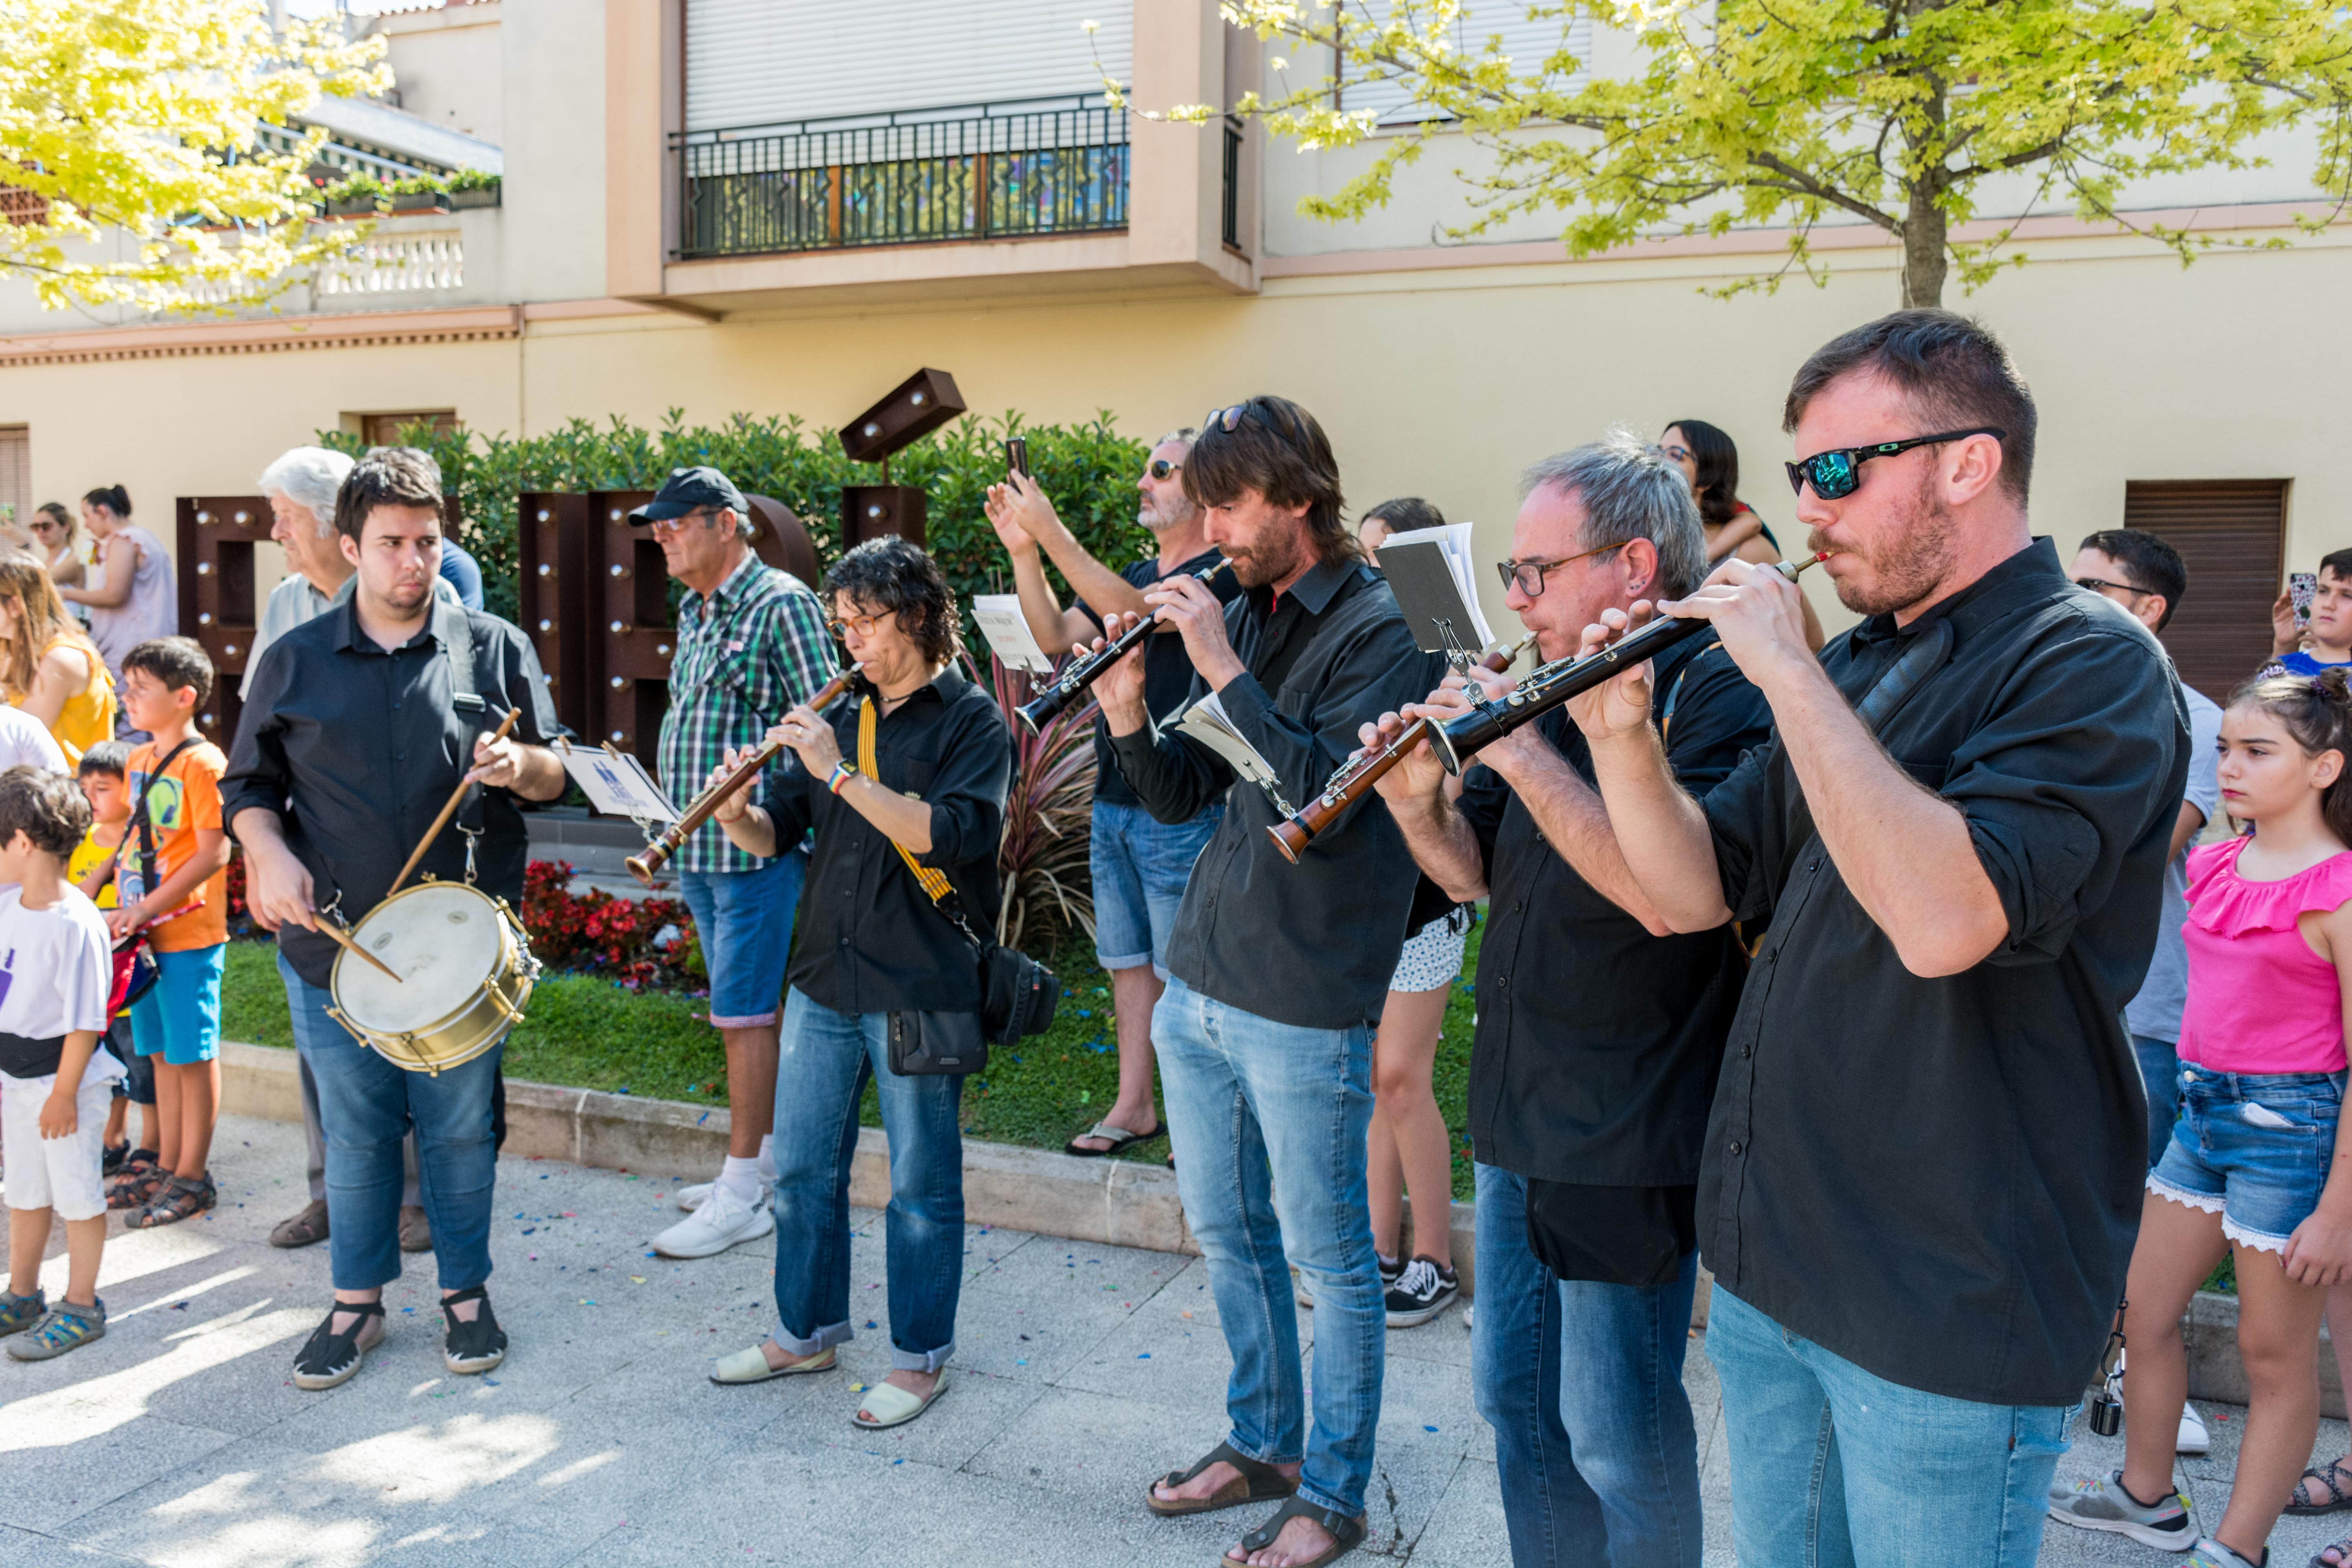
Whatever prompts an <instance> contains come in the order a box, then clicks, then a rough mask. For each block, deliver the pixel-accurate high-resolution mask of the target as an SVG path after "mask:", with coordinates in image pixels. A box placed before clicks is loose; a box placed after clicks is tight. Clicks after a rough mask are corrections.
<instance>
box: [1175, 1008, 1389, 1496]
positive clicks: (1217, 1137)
mask: <svg viewBox="0 0 2352 1568" xmlns="http://www.w3.org/2000/svg"><path fill="white" fill-rule="evenodd" d="M1151 1037H1152V1039H1153V1040H1154V1041H1155V1042H1157V1043H1158V1045H1159V1047H1160V1089H1161V1092H1162V1094H1163V1095H1164V1096H1165V1098H1166V1100H1167V1105H1168V1136H1169V1138H1170V1140H1171V1142H1172V1143H1173V1145H1174V1147H1175V1151H1176V1186H1177V1191H1178V1193H1179V1194H1180V1195H1181V1197H1182V1198H1183V1200H1184V1218H1185V1222H1186V1223H1187V1224H1188V1225H1190V1226H1192V1239H1193V1240H1195V1241H1197V1242H1199V1243H1200V1246H1201V1257H1202V1260H1203V1261H1204V1262H1205V1263H1206V1264H1207V1266H1208V1270H1209V1289H1211V1291H1212V1292H1213V1293H1214V1295H1215V1297H1216V1300H1217V1316H1218V1318H1219V1320H1220V1321H1222V1323H1223V1328H1224V1332H1225V1348H1226V1349H1227V1350H1228V1351H1230V1352H1232V1354H1233V1358H1234V1373H1233V1378H1232V1380H1231V1382H1229V1383H1228V1384H1227V1385H1226V1388H1225V1410H1226V1414H1227V1415H1229V1416H1230V1417H1231V1418H1232V1421H1233V1433H1232V1436H1229V1437H1227V1438H1226V1439H1225V1440H1226V1441H1227V1442H1229V1443H1231V1444H1232V1445H1233V1446H1234V1448H1235V1449H1236V1450H1238V1451H1239V1452H1241V1453H1244V1454H1246V1455H1248V1456H1249V1457H1250V1458H1253V1459H1256V1460H1258V1461H1260V1462H1261V1463H1265V1464H1290V1463H1294V1462H1297V1461H1298V1460H1300V1459H1302V1458H1303V1459H1304V1460H1305V1462H1306V1468H1305V1470H1304V1471H1303V1472H1302V1473H1301V1474H1300V1476H1299V1478H1298V1495H1299V1496H1300V1497H1302V1498H1305V1499H1306V1500H1307V1501H1309V1502H1312V1503H1314V1504H1315V1505H1316V1506H1317V1507H1318V1508H1327V1509H1337V1510H1339V1512H1341V1513H1344V1514H1349V1515H1360V1514H1361V1513H1362V1512H1363V1511H1364V1489H1365V1487H1366V1486H1367V1485H1368V1484H1369V1483H1370V1480H1371V1475H1372V1435H1373V1429H1374V1428H1375V1427H1376V1426H1378V1425H1379V1424H1380V1418H1381V1374H1382V1373H1383V1372H1384V1370H1385V1367H1386V1357H1387V1350H1388V1343H1387V1338H1386V1336H1387V1333H1388V1316H1387V1304H1386V1299H1385V1297H1384V1295H1383V1292H1382V1290H1381V1272H1380V1265H1379V1263H1378V1262H1377V1261H1375V1259H1374V1255H1373V1252H1372V1224H1371V1215H1370V1210H1369V1209H1367V1208H1366V1206H1365V1199H1364V1135H1365V1132H1366V1131H1367V1130H1368V1129H1369V1128H1370V1125H1371V1119H1372V1088H1371V1070H1372V1047H1371V1037H1370V1032H1369V1031H1368V1030H1367V1029H1366V1028H1364V1026H1361V1025H1359V1026H1356V1027H1355V1028H1352V1029H1303V1028H1298V1027H1295V1026H1291V1025H1287V1024H1276V1023H1270V1022H1268V1021H1267V1020H1265V1019H1264V1018H1261V1017H1258V1016H1255V1014H1251V1013H1244V1012H1243V1011H1242V1010H1241V1009H1239V1008H1238V1007H1229V1006H1227V1005H1225V1004H1223V1003H1222V1002H1215V1001H1212V1000H1210V999H1209V998H1208V997H1206V996H1203V995H1202V994H1200V993H1199V992H1197V991H1195V990H1193V989H1192V987H1191V986H1189V985H1186V984H1184V983H1183V982H1182V981H1181V980H1171V981H1169V982H1168V989H1167V991H1166V993H1165V994H1162V995H1161V997H1160V1005H1159V1006H1157V1007H1156V1008H1154V1009H1153V1010H1152V1014H1151ZM1292 1264H1297V1266H1298V1272H1299V1274H1300V1275H1301V1277H1302V1278H1303V1279H1305V1281H1306V1285H1307V1289H1308V1290H1309V1291H1310V1292H1312V1293H1313V1295H1314V1298H1315V1411H1314V1414H1315V1423H1314V1430H1313V1431H1312V1432H1311V1433H1310V1432H1307V1431H1305V1430H1303V1428H1304V1426H1305V1424H1306V1414H1307V1411H1306V1394H1305V1391H1304V1390H1303V1389H1302V1388H1301V1386H1300V1381H1299V1369H1298V1312H1297V1308H1296V1306H1294V1305H1293V1300H1294V1296H1293V1291H1292V1288H1291V1283H1290V1266H1291V1265H1292Z"/></svg>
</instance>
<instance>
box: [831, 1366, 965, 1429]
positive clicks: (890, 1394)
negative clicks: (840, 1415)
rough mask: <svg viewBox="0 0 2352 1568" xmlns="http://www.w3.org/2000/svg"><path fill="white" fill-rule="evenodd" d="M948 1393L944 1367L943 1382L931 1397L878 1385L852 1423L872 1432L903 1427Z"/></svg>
mask: <svg viewBox="0 0 2352 1568" xmlns="http://www.w3.org/2000/svg"><path fill="white" fill-rule="evenodd" d="M947 1391H948V1369H947V1368H945V1367H941V1368H940V1380H939V1382H937V1383H935V1384H931V1392H930V1394H929V1395H928V1396H926V1395H924V1394H909V1393H908V1392H907V1390H905V1389H903V1388H901V1387H899V1386H898V1384H895V1383H877V1384H875V1385H874V1386H873V1387H871V1388H869V1389H867V1390H866V1394H865V1396H864V1397H863V1398H861V1399H860V1400H859V1401H858V1402H857V1409H856V1413H855V1414H853V1415H851V1416H850V1417H849V1420H850V1424H851V1425H852V1426H863V1427H865V1428H866V1430H867V1431H869V1432H879V1431H881V1430H882V1429H883V1428H884V1427H885V1426H905V1425H906V1424H907V1423H908V1422H909V1421H912V1420H913V1419H914V1418H915V1417H916V1416H918V1415H921V1414H922V1413H923V1412H924V1411H926V1410H929V1408H930V1407H931V1405H933V1403H935V1402H936V1401H937V1400H938V1399H939V1396H940V1394H945V1393H946V1392H947ZM867 1415H872V1416H873V1417H874V1419H873V1420H871V1421H868V1420H866V1416H867Z"/></svg>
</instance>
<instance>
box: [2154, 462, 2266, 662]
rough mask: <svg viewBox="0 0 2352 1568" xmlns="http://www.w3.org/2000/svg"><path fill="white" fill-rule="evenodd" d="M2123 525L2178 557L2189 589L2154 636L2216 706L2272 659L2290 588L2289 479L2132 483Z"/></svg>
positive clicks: (2173, 660)
mask: <svg viewBox="0 0 2352 1568" xmlns="http://www.w3.org/2000/svg"><path fill="white" fill-rule="evenodd" d="M2124 526H2125V527H2126V528H2144V529H2146V530H2147V531H2148V532H2150V533H2153V534H2155V535H2156V536H2157V537H2158V538H2159V539H2161V540H2163V541H2164V542H2166V543H2168V544H2169V545H2171V546H2172V548H2174V549H2175V550H2178V551H2179V552H2180V561H2181V564H2182V565H2184V566H2186V567H2188V568H2189V591H2188V592H2187V593H2185V594H2183V595H2181V596H2180V607H2179V609H2178V610H2175V611H2174V612H2173V614H2172V619H2171V621H2170V622H2169V623H2168V625H2167V626H2165V628H2164V630H2163V631H2162V632H2161V633H2160V634H2158V635H2159V636H2160V637H2162V638H2163V640H2164V646H2165V647H2166V649H2167V650H2168V651H2169V652H2170V653H2171V655H2172V662H2173V666H2174V668H2178V669H2179V671H2180V679H2182V680H2183V681H2184V682H2186V683H2187V684H2189V685H2190V686H2193V687H2195V688H2196V689H2198V690H2200V691H2201V692H2203V693H2204V694H2205V695H2206V696H2208V697H2210V698H2211V699H2212V700H2214V701H2216V702H2227V701H2228V700H2230V693H2231V691H2233V690H2235V689H2237V686H2238V684H2239V682H2241V681H2242V680H2244V679H2246V678H2247V677H2248V676H2250V675H2252V674H2253V673H2254V671H2255V670H2257V669H2259V668H2262V666H2263V663H2264V662H2265V661H2267V660H2268V659H2269V658H2270V653H2271V601H2272V600H2273V599H2275V598H2277V597H2278V595H2279V592H2280V590H2281V589H2283V588H2284V586H2285V579H2284V575H2283V573H2284V563H2283V560H2282V552H2283V550H2284V544H2285V538H2286V481H2285V480H2284V479H2203V480H2187V481H2177V480H2162V481H2147V480H2137V479H2136V480H2133V481H2131V482H2130V483H2128V484H2126V486H2125V487H2124Z"/></svg>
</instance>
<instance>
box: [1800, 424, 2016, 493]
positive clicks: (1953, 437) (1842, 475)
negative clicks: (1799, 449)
mask: <svg viewBox="0 0 2352 1568" xmlns="http://www.w3.org/2000/svg"><path fill="white" fill-rule="evenodd" d="M1971 436H1990V437H1992V438H1993V439H1994V440H1996V441H2006V440H2008V439H2009V432H2008V431H2006V430H2001V429H1998V428H1995V427H1994V426H1990V425H1988V426H1981V427H1979V428H1978V429H1974V430H1947V431H1944V432H1943V433H1942V434H1940V435H1936V436H1914V437H1911V438H1910V439H1909V440H1907V441H1881V442H1879V443H1877V444H1876V445H1875V446H1871V447H1838V448H1836V449H1835V450H1833V451H1828V452H1816V453H1814V454H1813V455H1812V456H1811V457H1810V458H1799V459H1798V460H1797V461H1795V462H1793V463H1782V464H1781V465H1780V466H1781V467H1782V468H1786V469H1788V470H1789V488H1790V489H1791V490H1794V491H1795V492H1796V493H1797V494H1799V495H1802V494H1804V493H1805V486H1806V485H1807V484H1811V486H1812V487H1813V494H1815V495H1817V496H1819V497H1821V499H1822V500H1840V499H1841V498H1843V497H1845V496H1850V495H1852V494H1853V492H1854V490H1855V489H1857V488H1858V487H1859V486H1860V485H1861V483H1862V465H1863V464H1864V463H1866V462H1868V461H1870V459H1871V458H1891V457H1894V456H1895V454H1896V453H1897V452H1907V451H1909V450H1910V449H1911V448H1912V447H1934V446H1938V445H1940V444H1942V443H1943V442H1946V441H1965V440H1967V439H1968V438H1969V437H1971Z"/></svg>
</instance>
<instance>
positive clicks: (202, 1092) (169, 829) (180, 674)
mask: <svg viewBox="0 0 2352 1568" xmlns="http://www.w3.org/2000/svg"><path fill="white" fill-rule="evenodd" d="M212 689H213V662H212V660H211V659H210V658H207V657H206V656H205V650H204V649H203V647H200V646H198V645H197V644H196V642H195V641H194V639H192V638H189V637H152V638H150V639H149V640H148V641H146V642H142V643H141V644H140V645H139V646H138V647H134V648H132V649H131V651H130V652H129V653H127V654H125V655H123V658H122V706H123V709H124V710H125V711H126V712H128V713H129V714H130V716H131V723H132V724H133V725H135V726H137V727H138V728H140V729H142V730H144V731H147V732H148V733H149V734H150V735H152V736H153V737H154V739H152V740H151V741H149V742H147V743H146V744H145V745H142V746H141V747H139V748H137V749H136V750H135V751H133V752H131V756H130V759H129V761H128V763H126V767H127V770H128V773H129V779H130V794H131V820H130V824H129V826H128V827H127V828H126V830H125V832H124V835H123V840H122V847H121V852H120V853H118V854H117V855H116V856H115V860H114V886H115V899H116V907H115V909H114V910H113V912H111V913H110V914H109V915H108V916H107V917H106V923H107V928H108V930H109V931H111V932H112V933H113V935H114V937H115V939H116V940H117V941H120V940H121V939H122V938H123V937H125V936H128V935H130V934H131V932H133V931H139V930H142V928H143V929H146V931H147V943H148V947H149V949H150V950H151V951H152V952H153V954H154V957H155V984H154V985H153V986H152V987H151V988H150V989H149V990H148V992H147V994H146V995H144V996H142V997H141V998H140V999H139V1000H138V1001H137V1002H135V1003H133V1004H132V1005H131V1040H132V1043H133V1045H134V1047H136V1048H137V1050H138V1052H139V1054H140V1056H142V1057H143V1058H147V1060H148V1061H149V1062H150V1063H151V1064H152V1066H153V1067H154V1069H155V1110H156V1120H157V1121H158V1124H159V1125H158V1129H157V1135H156V1145H157V1150H158V1158H157V1163H156V1167H155V1170H154V1171H153V1172H152V1173H151V1174H150V1175H149V1176H148V1177H147V1178H146V1179H145V1180H144V1181H142V1182H139V1183H135V1184H130V1185H128V1186H127V1187H125V1186H122V1185H121V1184H118V1188H117V1192H116V1194H111V1195H110V1197H109V1199H108V1201H109V1202H110V1204H116V1205H119V1206H121V1207H126V1208H130V1209H131V1212H130V1214H129V1215H125V1216H124V1220H123V1223H124V1224H125V1225H128V1226H131V1227H132V1228H133V1229H139V1230H144V1229H148V1228H150V1227H152V1226H159V1225H175V1224H177V1223H178V1222H180V1221H181V1220H184V1219H187V1218H189V1217H191V1216H193V1215H199V1214H202V1213H204V1211H205V1210H206V1209H208V1208H210V1207H212V1206H213V1204H214V1201H215V1193H214V1190H213V1183H212V1177H211V1175H210V1174H209V1173H208V1171H207V1169H206V1167H207V1163H208V1162H209V1161H210V1158H211V1155H212V1142H213V1121H214V1120H215V1117H216V1116H217V1115H218V1114H219V1109H220V1061H219V1057H220V989H221V961H222V958H223V956H224V955H225V954H226V952H227V949H228V856H229V845H228V834H227V832H226V830H225V828H224V827H223V826H222V822H221V793H220V781H221V774H222V773H224V772H226V770H227V767H228V759H227V758H226V757H224V756H222V755H221V752H220V748H219V747H217V746H215V745H214V744H212V743H211V742H208V741H206V740H205V739H204V738H203V737H202V736H200V735H198V734H197V733H196V724H195V716H196V710H197V709H198V708H199V707H200V706H202V705H203V703H204V701H205V699H206V698H208V697H210V696H211V695H212ZM142 1198H143V1199H144V1201H143V1202H140V1200H141V1199H142ZM133 1204H136V1205H137V1206H135V1207H133V1206H132V1205H133Z"/></svg>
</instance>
